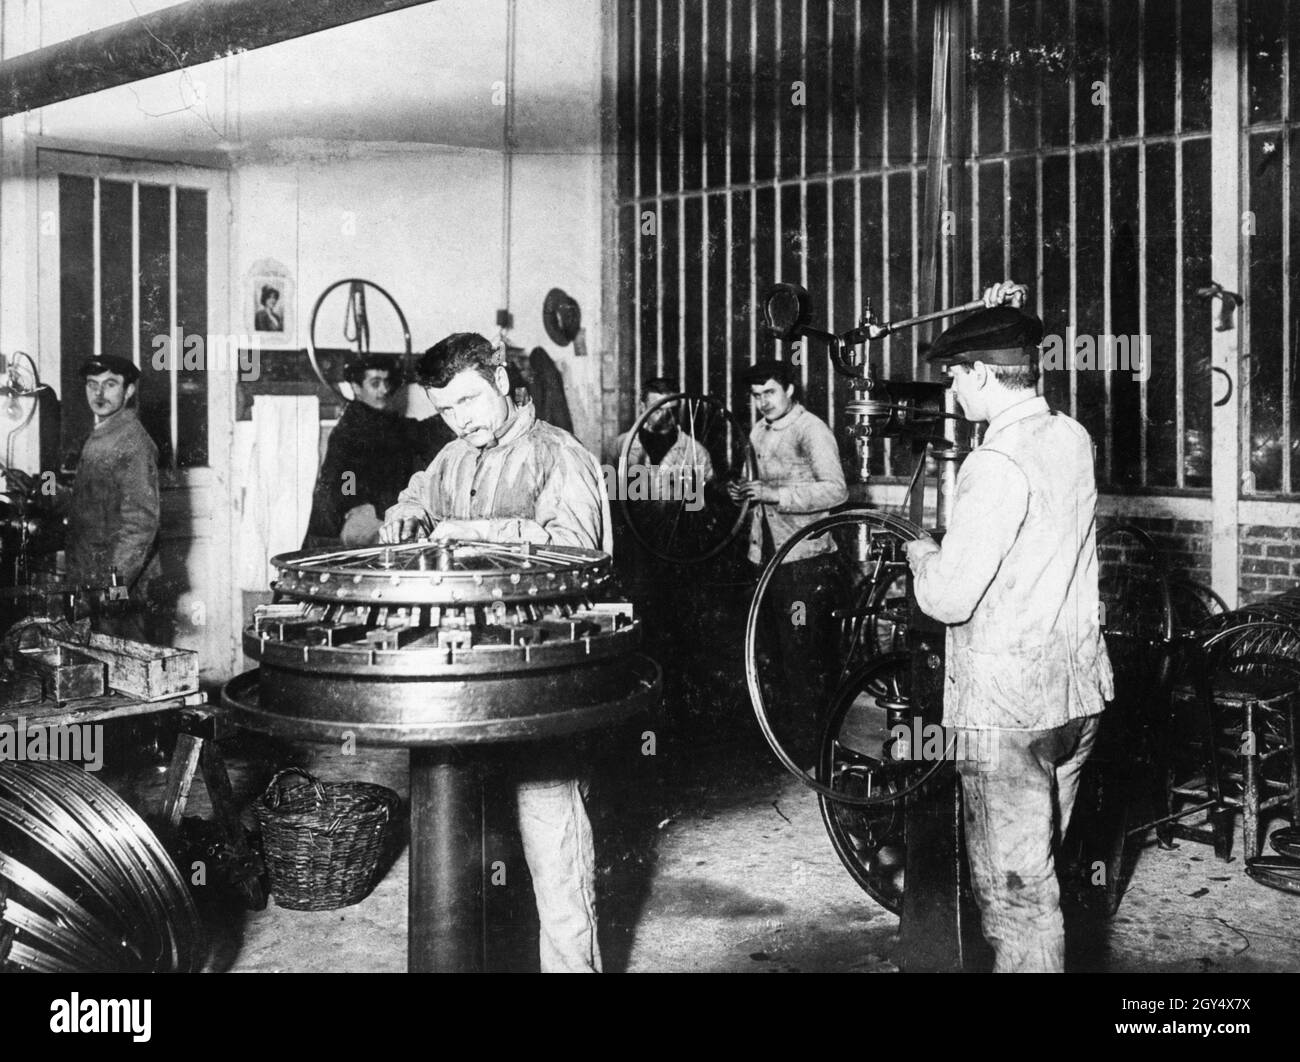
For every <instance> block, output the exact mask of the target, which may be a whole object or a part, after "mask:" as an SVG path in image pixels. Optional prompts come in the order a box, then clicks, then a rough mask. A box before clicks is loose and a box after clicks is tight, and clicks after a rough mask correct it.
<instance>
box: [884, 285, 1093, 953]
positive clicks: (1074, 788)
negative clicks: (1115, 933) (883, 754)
mask: <svg viewBox="0 0 1300 1062" xmlns="http://www.w3.org/2000/svg"><path fill="white" fill-rule="evenodd" d="M1025 295H1026V290H1025V288H1024V287H1023V286H1022V285H1020V284H1015V283H1012V282H1011V281H1006V282H1004V283H1002V284H998V285H995V286H993V287H991V288H989V289H988V290H987V291H985V293H984V302H985V308H984V309H982V310H976V311H975V312H974V313H972V314H971V315H970V316H968V317H967V318H965V319H964V320H962V321H960V322H959V323H958V324H956V325H954V326H953V327H952V328H950V329H948V331H946V332H944V333H943V335H941V336H940V337H939V339H938V340H937V341H936V342H935V344H934V347H933V348H932V350H931V352H930V354H929V360H930V361H931V362H933V363H936V364H939V365H942V366H944V367H945V369H946V371H947V373H948V375H949V376H950V377H951V379H952V388H953V390H954V391H955V392H956V397H957V401H958V403H959V405H960V406H961V410H962V413H963V414H964V415H965V416H966V418H967V419H969V420H973V421H976V422H982V423H985V424H987V428H986V429H985V432H984V438H983V441H982V442H981V443H980V445H979V446H978V447H977V448H976V449H975V450H974V452H972V453H971V454H970V456H969V457H967V458H966V460H965V462H964V463H963V465H962V468H961V472H960V473H959V475H958V477H957V495H956V500H955V502H954V504H953V511H952V518H951V521H950V524H949V527H948V530H947V532H946V533H945V535H944V539H943V544H942V546H940V545H939V544H937V543H936V542H935V541H934V540H933V539H931V538H929V537H926V538H922V539H919V540H917V541H916V542H911V543H909V544H908V546H907V554H908V562H909V564H910V566H911V569H912V574H913V585H914V588H915V593H916V601H917V604H918V605H919V606H920V607H921V609H922V610H923V611H924V612H925V613H926V614H927V615H930V616H932V617H934V618H935V619H937V620H939V621H940V622H942V623H945V624H947V625H948V634H947V673H946V682H945V687H944V716H943V721H944V725H945V726H947V727H950V728H953V729H955V730H959V731H960V730H966V731H974V732H977V733H971V734H965V735H960V736H961V737H963V738H970V739H972V743H968V744H966V745H965V746H963V747H966V748H972V747H976V748H981V749H987V750H990V752H991V753H992V754H991V755H988V756H982V757H981V758H980V759H979V760H963V761H959V763H958V771H959V773H960V775H961V780H962V797H963V803H964V816H963V817H964V822H965V834H966V846H967V852H968V855H969V859H970V868H971V880H972V884H973V886H974V891H975V896H976V900H977V902H978V904H979V908H980V919H981V923H982V928H983V931H984V936H985V937H986V938H987V939H988V941H989V943H990V944H991V945H992V946H993V949H994V953H995V956H996V965H995V970H997V971H999V972H1011V971H1024V972H1032V971H1040V972H1059V971H1061V970H1063V968H1064V953H1065V933H1064V924H1063V921H1062V917H1061V909H1060V895H1059V888H1058V885H1057V879H1056V870H1055V865H1054V858H1053V850H1054V848H1055V847H1056V845H1057V844H1059V842H1060V839H1061V837H1062V836H1064V833H1065V829H1066V827H1067V826H1068V825H1069V821H1070V812H1071V811H1072V809H1073V806H1074V798H1075V795H1076V793H1077V792H1078V785H1079V772H1080V771H1081V770H1082V768H1083V764H1084V762H1085V761H1086V760H1087V758H1088V755H1089V753H1090V752H1091V751H1092V746H1093V743H1094V741H1095V739H1096V735H1097V728H1098V725H1099V722H1100V719H1099V716H1100V713H1101V711H1102V709H1103V708H1104V707H1105V702H1106V701H1107V700H1109V699H1110V698H1111V697H1113V695H1114V690H1113V683H1112V678H1111V669H1110V661H1109V658H1108V657H1107V655H1106V647H1105V643H1104V642H1103V641H1102V635H1101V631H1100V627H1099V624H1098V616H1099V609H1098V591H1097V547H1096V538H1095V523H1096V507H1097V489H1096V485H1095V482H1094V478H1093V461H1094V449H1093V444H1092V440H1091V439H1090V438H1089V436H1088V433H1087V432H1086V431H1085V430H1084V429H1083V428H1082V427H1081V426H1080V425H1079V424H1078V423H1077V422H1075V421H1073V420H1071V419H1070V418H1069V417H1067V416H1065V415H1063V414H1061V413H1058V412H1056V411H1054V410H1051V409H1049V408H1048V406H1047V402H1046V401H1045V400H1044V399H1043V398H1041V397H1040V396H1038V395H1037V394H1036V392H1035V385H1036V383H1037V379H1038V359H1037V355H1038V344H1039V343H1040V342H1041V340H1042V337H1043V325H1042V322H1041V321H1040V320H1039V319H1038V318H1037V317H1036V316H1034V315H1033V314H1030V313H1027V312H1025V311H1024V310H1023V309H1021V304H1022V303H1023V301H1024V298H1025ZM989 732H991V734H990V733H989Z"/></svg>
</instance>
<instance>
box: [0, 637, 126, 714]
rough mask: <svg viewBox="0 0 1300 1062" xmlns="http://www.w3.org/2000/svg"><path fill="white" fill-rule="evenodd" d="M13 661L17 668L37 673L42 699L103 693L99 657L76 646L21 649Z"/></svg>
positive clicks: (66, 699) (61, 698) (69, 698)
mask: <svg viewBox="0 0 1300 1062" xmlns="http://www.w3.org/2000/svg"><path fill="white" fill-rule="evenodd" d="M17 662H18V666H19V667H20V668H24V669H26V670H29V671H31V672H33V673H34V674H36V675H39V676H40V679H41V687H42V689H43V692H44V696H45V699H46V700H50V701H58V702H60V703H62V702H63V701H75V700H80V699H82V698H84V697H102V696H103V695H104V692H105V687H104V664H103V661H101V660H100V659H99V658H98V657H92V656H91V655H90V654H89V653H84V652H82V651H81V649H80V648H79V647H78V646H70V645H56V646H53V647H51V648H48V649H24V650H22V651H20V652H19V653H18V656H17Z"/></svg>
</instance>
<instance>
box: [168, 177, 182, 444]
mask: <svg viewBox="0 0 1300 1062" xmlns="http://www.w3.org/2000/svg"><path fill="white" fill-rule="evenodd" d="M169 189H170V193H171V194H170V196H169V210H168V215H169V216H168V226H167V230H168V231H167V255H168V259H169V261H168V267H167V274H168V276H167V286H168V301H169V304H170V305H169V308H168V317H169V318H170V324H171V334H172V335H174V336H175V335H179V329H180V320H179V317H180V307H179V305H178V297H177V295H178V293H177V285H178V283H179V275H178V274H179V270H178V269H177V262H176V246H177V235H178V234H177V231H176V229H177V225H176V222H177V217H176V206H177V189H176V184H175V182H173V183H172V184H171V185H170V186H169ZM181 340H182V346H184V337H183V336H181ZM168 382H169V384H170V387H169V394H170V406H171V409H170V413H171V416H170V417H169V421H170V430H171V444H172V452H171V462H170V463H171V467H172V468H175V467H176V463H177V460H178V458H179V456H180V445H179V440H180V411H179V410H178V409H177V402H176V396H177V391H178V390H179V388H178V384H179V382H180V358H175V357H174V358H172V359H171V372H170V373H169V374H168Z"/></svg>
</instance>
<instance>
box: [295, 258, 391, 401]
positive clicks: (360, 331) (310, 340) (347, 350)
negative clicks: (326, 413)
mask: <svg viewBox="0 0 1300 1062" xmlns="http://www.w3.org/2000/svg"><path fill="white" fill-rule="evenodd" d="M345 284H347V285H348V286H349V290H348V303H347V312H346V316H345V317H344V323H343V339H344V341H345V342H346V343H348V344H351V345H350V346H343V347H328V346H321V345H320V344H318V343H317V342H316V321H317V318H318V317H319V316H320V311H321V307H322V306H323V305H324V304H325V300H326V299H327V298H329V295H330V293H331V292H332V291H334V290H335V289H336V288H341V287H343V285H345ZM366 288H374V289H375V291H377V292H379V294H380V295H382V296H383V297H384V298H385V299H386V300H387V301H388V303H389V305H390V306H392V308H393V310H394V311H395V312H396V314H397V320H398V321H399V322H400V324H401V328H402V341H403V350H402V351H401V352H400V353H399V352H397V351H380V350H372V349H371V346H370V314H369V310H368V307H367V303H366V297H365V292H366ZM363 354H389V355H391V356H392V357H394V358H397V359H398V361H399V362H400V363H401V365H402V368H403V371H404V372H405V371H407V370H409V368H410V362H411V328H410V326H409V325H408V324H407V323H406V314H404V313H402V308H401V306H399V305H398V304H397V300H396V299H394V298H393V297H392V295H390V294H389V293H388V292H387V291H386V290H385V289H384V288H381V287H380V286H379V285H378V284H376V283H375V282H374V281H373V280H362V279H361V278H360V277H345V278H344V279H343V280H336V281H335V282H334V283H333V284H331V285H330V286H329V287H327V288H326V289H325V290H324V291H322V292H321V293H320V296H319V297H318V298H317V299H316V304H315V305H314V306H313V307H312V308H311V325H310V327H309V328H308V329H307V360H308V361H309V362H311V367H312V371H313V372H314V373H315V374H316V377H317V378H318V379H319V380H320V382H321V383H322V384H324V385H325V386H326V387H328V388H329V389H330V390H332V391H334V392H336V393H337V394H339V395H340V396H341V397H342V398H343V399H344V400H345V401H351V400H352V398H353V397H354V396H353V393H352V388H351V386H350V385H348V384H347V382H346V381H345V380H344V379H343V370H344V368H345V367H346V365H347V363H348V361H350V360H351V359H352V358H355V357H358V356H360V355H363Z"/></svg>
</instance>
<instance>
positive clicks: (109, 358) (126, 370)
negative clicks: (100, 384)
mask: <svg viewBox="0 0 1300 1062" xmlns="http://www.w3.org/2000/svg"><path fill="white" fill-rule="evenodd" d="M80 372H81V375H82V376H83V377H85V376H98V375H99V374H100V373H104V372H114V373H117V375H118V376H120V377H122V381H123V382H124V383H128V384H133V383H135V382H136V380H138V379H140V370H139V369H137V368H136V367H135V363H134V362H131V361H128V360H127V359H126V358H119V357H117V355H115V354H105V355H103V356H102V357H98V358H89V359H88V360H86V361H83V362H82V363H81V369H80Z"/></svg>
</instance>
